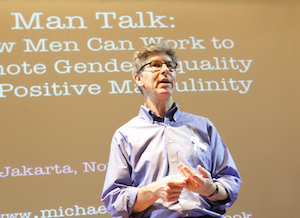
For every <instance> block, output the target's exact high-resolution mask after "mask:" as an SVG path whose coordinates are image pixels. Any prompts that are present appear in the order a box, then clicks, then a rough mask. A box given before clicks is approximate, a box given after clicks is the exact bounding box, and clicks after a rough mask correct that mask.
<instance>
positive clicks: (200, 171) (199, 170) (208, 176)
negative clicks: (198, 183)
mask: <svg viewBox="0 0 300 218" xmlns="http://www.w3.org/2000/svg"><path fill="white" fill-rule="evenodd" d="M197 169H198V172H199V173H200V174H201V175H202V176H203V177H204V178H210V177H211V175H210V173H209V172H208V171H207V170H206V169H205V168H204V167H201V166H200V165H198V166H197Z"/></svg>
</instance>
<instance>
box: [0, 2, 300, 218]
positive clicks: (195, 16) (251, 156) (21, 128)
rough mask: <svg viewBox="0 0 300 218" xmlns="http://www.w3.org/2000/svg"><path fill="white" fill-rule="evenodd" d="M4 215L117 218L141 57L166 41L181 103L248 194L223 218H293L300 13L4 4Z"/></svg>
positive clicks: (157, 5) (0, 170)
mask: <svg viewBox="0 0 300 218" xmlns="http://www.w3.org/2000/svg"><path fill="white" fill-rule="evenodd" d="M0 4H1V7H0V12H1V13H0V16H1V35H0V105H1V107H0V110H1V115H0V122H1V124H0V140H1V141H0V144H1V166H0V184H1V185H0V190H1V193H0V196H1V204H0V217H1V218H50V217H77V216H79V217H103V218H105V217H110V215H109V214H108V212H107V211H106V209H105V207H104V206H103V204H102V203H101V201H100V195H101V191H102V186H103V180H104V177H105V174H106V169H107V162H108V155H109V150H110V142H111V138H112V135H113V133H114V132H115V130H116V129H117V128H118V127H120V126H121V125H122V124H124V123H125V122H127V121H128V120H129V119H131V118H132V117H134V116H136V115H137V113H138V110H139V107H140V105H141V104H143V98H142V95H141V94H140V93H138V91H137V89H136V87H135V85H134V82H133V79H132V76H131V68H132V64H131V61H132V55H133V53H134V51H135V50H137V49H138V48H139V47H141V46H143V45H146V44H149V43H153V42H159V41H163V40H164V41H169V42H170V43H171V44H172V45H173V46H174V47H175V48H176V51H177V54H178V57H179V60H180V61H179V67H178V70H177V84H176V92H175V94H174V100H175V101H176V102H177V103H178V104H179V106H180V109H181V110H183V111H187V112H190V113H194V114H198V115H201V116H205V117H208V118H209V119H210V120H211V121H212V122H213V123H214V124H215V126H216V127H217V129H218V131H219V133H220V135H221V136H222V138H223V140H224V141H225V143H226V145H227V146H228V147H229V149H230V152H231V154H232V156H233V158H234V160H235V163H236V165H237V167H238V169H239V171H240V174H241V177H242V180H243V183H242V186H241V189H240V194H239V197H238V200H237V201H236V203H235V204H234V205H233V206H232V207H231V208H228V210H227V213H226V214H225V218H245V217H251V218H252V217H253V218H267V217H272V218H276V217H278V218H279V217H280V218H282V217H287V218H288V217H297V216H298V214H299V212H298V209H297V206H298V203H299V200H300V199H299V194H300V193H299V142H298V137H297V136H298V134H299V121H300V114H299V106H300V104H299V94H300V93H299V81H300V76H299V75H300V71H299V48H300V45H299V34H300V27H299V23H300V22H299V21H300V19H299V18H300V16H299V14H300V8H299V6H300V2H298V1H293V0H286V1H279V0H278V1H276V0H274V1H268V0H260V1H258V0H254V1H241V0H240V1H238V0H227V1H221V0H214V1H201V0H200V1H196V0H191V1H189V0H186V1H183V0H181V1H180V0H178V1H171V0H169V1H168V0H162V1H138V0H136V1H133V0H132V1H127V0H123V1H114V0H111V1H104V0H103V1H101V0H98V1H97V0H90V1H81V0H74V1H69V0H61V1H58V0H35V1H34V0H27V1H21V0H11V1H5V0H2V1H0Z"/></svg>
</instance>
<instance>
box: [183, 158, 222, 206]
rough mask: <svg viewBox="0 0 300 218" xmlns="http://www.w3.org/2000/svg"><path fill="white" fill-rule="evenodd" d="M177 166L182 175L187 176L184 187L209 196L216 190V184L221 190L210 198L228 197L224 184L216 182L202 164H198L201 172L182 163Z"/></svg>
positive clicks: (214, 199)
mask: <svg viewBox="0 0 300 218" xmlns="http://www.w3.org/2000/svg"><path fill="white" fill-rule="evenodd" d="M177 167H178V169H179V171H180V173H181V174H182V176H184V177H185V178H186V180H185V181H186V185H185V186H184V188H186V189H187V190H189V191H192V192H196V193H198V194H200V195H203V196H205V197H208V196H210V195H211V194H213V193H214V192H215V191H216V186H218V188H219V192H218V193H217V194H215V195H213V196H211V197H208V198H209V199H210V200H212V201H217V200H225V199H227V198H228V193H227V191H226V189H225V188H224V187H223V186H222V185H220V184H217V183H214V182H213V180H212V178H211V174H210V173H209V172H208V171H207V170H206V169H204V168H203V167H201V166H200V165H198V166H197V170H198V172H199V174H197V173H195V172H194V171H192V170H191V169H190V168H188V167H187V166H185V165H184V164H182V163H181V164H178V166H177Z"/></svg>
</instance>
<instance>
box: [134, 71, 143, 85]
mask: <svg viewBox="0 0 300 218" xmlns="http://www.w3.org/2000/svg"><path fill="white" fill-rule="evenodd" d="M134 80H135V83H136V85H137V86H139V87H144V82H143V78H142V77H141V75H140V74H139V73H136V74H135V75H134Z"/></svg>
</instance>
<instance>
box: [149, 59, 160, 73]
mask: <svg viewBox="0 0 300 218" xmlns="http://www.w3.org/2000/svg"><path fill="white" fill-rule="evenodd" d="M150 67H151V68H152V69H153V70H154V71H158V70H160V69H161V67H162V63H161V62H160V61H152V62H151V64H150Z"/></svg>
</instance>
